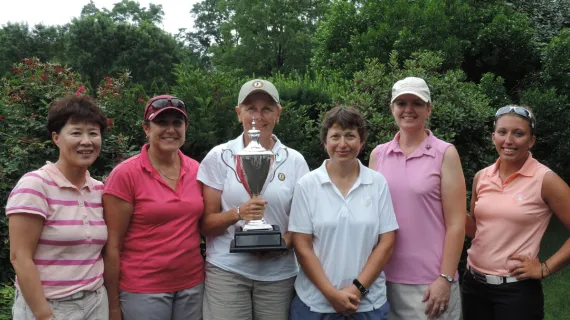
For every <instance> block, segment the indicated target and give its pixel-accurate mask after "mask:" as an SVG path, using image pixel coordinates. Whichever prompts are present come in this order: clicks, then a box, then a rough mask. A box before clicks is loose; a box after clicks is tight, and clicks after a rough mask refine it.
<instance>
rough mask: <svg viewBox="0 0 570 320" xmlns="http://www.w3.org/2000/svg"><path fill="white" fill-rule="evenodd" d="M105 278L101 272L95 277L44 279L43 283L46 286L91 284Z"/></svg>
mask: <svg viewBox="0 0 570 320" xmlns="http://www.w3.org/2000/svg"><path fill="white" fill-rule="evenodd" d="M102 279H103V273H100V274H99V275H98V276H96V277H93V278H89V279H81V280H59V281H48V280H45V281H42V285H44V286H57V287H61V286H66V287H67V286H74V285H78V284H83V285H85V284H91V283H93V282H94V281H97V280H102Z"/></svg>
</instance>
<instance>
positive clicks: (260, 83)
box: [251, 81, 263, 88]
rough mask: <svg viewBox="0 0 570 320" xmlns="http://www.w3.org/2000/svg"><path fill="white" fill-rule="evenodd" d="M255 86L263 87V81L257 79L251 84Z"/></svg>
mask: <svg viewBox="0 0 570 320" xmlns="http://www.w3.org/2000/svg"><path fill="white" fill-rule="evenodd" d="M251 85H252V86H253V87H254V88H261V87H263V82H261V81H255V82H254V83H252V84H251Z"/></svg>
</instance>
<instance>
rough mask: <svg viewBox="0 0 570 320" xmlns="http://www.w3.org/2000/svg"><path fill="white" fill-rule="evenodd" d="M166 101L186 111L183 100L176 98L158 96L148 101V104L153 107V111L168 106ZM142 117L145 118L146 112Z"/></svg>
mask: <svg viewBox="0 0 570 320" xmlns="http://www.w3.org/2000/svg"><path fill="white" fill-rule="evenodd" d="M168 103H170V105H172V106H173V107H175V108H178V109H180V110H182V111H186V105H185V104H184V101H182V100H180V99H178V98H158V99H156V100H153V101H152V102H151V103H150V106H151V107H152V108H153V109H154V111H157V110H160V109H163V108H166V107H167V106H168ZM148 110H150V108H148V109H147V112H148ZM144 117H145V118H146V113H145V115H144Z"/></svg>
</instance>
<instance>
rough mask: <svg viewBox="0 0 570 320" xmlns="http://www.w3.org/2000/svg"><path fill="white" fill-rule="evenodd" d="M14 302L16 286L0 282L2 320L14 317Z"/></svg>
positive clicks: (0, 315) (0, 313)
mask: <svg viewBox="0 0 570 320" xmlns="http://www.w3.org/2000/svg"><path fill="white" fill-rule="evenodd" d="M13 303H14V286H13V285H12V284H0V320H9V319H12V304H13Z"/></svg>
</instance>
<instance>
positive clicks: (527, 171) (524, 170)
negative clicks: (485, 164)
mask: <svg viewBox="0 0 570 320" xmlns="http://www.w3.org/2000/svg"><path fill="white" fill-rule="evenodd" d="M500 164H501V158H499V159H497V161H496V162H495V164H494V165H493V170H489V172H488V173H487V175H488V176H493V175H497V174H499V166H500ZM537 166H538V161H536V159H534V158H533V157H532V154H531V153H530V152H529V154H528V158H526V161H525V162H524V164H523V166H522V167H521V168H520V169H519V170H518V171H517V172H515V175H521V176H525V177H532V176H534V173H535V172H536V168H537Z"/></svg>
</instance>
